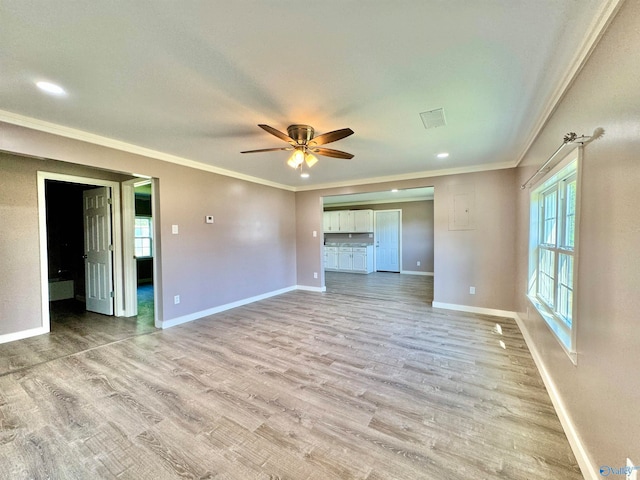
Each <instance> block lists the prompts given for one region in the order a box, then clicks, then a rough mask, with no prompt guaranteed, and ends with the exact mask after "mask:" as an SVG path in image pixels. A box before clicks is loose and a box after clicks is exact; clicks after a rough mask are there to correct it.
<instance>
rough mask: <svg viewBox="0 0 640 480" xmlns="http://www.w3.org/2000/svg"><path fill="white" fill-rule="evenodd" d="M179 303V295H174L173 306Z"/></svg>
mask: <svg viewBox="0 0 640 480" xmlns="http://www.w3.org/2000/svg"><path fill="white" fill-rule="evenodd" d="M179 303H180V295H174V296H173V304H174V305H177V304H179Z"/></svg>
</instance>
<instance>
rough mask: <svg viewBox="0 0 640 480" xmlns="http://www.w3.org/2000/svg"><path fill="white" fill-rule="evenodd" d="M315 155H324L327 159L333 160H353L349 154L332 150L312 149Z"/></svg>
mask: <svg viewBox="0 0 640 480" xmlns="http://www.w3.org/2000/svg"><path fill="white" fill-rule="evenodd" d="M309 150H311V151H312V152H313V153H317V154H318V155H323V156H325V157H333V158H344V159H347V160H350V159H352V158H353V155H351V154H350V153H347V152H341V151H340V150H333V149H332V148H310V149H309Z"/></svg>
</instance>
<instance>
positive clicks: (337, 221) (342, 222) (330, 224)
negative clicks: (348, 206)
mask: <svg viewBox="0 0 640 480" xmlns="http://www.w3.org/2000/svg"><path fill="white" fill-rule="evenodd" d="M323 225H324V232H325V233H368V232H373V210H334V211H331V212H324V217H323Z"/></svg>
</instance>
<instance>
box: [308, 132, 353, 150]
mask: <svg viewBox="0 0 640 480" xmlns="http://www.w3.org/2000/svg"><path fill="white" fill-rule="evenodd" d="M349 135H353V130H351V129H350V128H341V129H340V130H334V131H333V132H327V133H323V134H322V135H318V136H317V137H315V138H312V139H311V140H310V141H309V146H311V147H314V146H316V145H324V144H325V143H331V142H336V141H338V140H342V139H343V138H345V137H348V136H349Z"/></svg>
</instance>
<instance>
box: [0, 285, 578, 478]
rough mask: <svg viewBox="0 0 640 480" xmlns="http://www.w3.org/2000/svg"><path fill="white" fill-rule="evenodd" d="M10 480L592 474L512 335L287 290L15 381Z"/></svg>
mask: <svg viewBox="0 0 640 480" xmlns="http://www.w3.org/2000/svg"><path fill="white" fill-rule="evenodd" d="M360 277H361V280H362V281H363V282H364V281H373V279H374V277H371V278H369V279H367V277H368V276H360ZM398 277H402V278H396V279H395V280H397V281H402V279H403V278H405V279H407V280H408V281H409V282H410V283H411V285H412V286H411V287H409V288H408V289H407V291H408V292H409V291H412V290H414V289H415V288H417V287H416V285H415V284H414V283H413V282H415V281H416V278H417V279H422V281H424V282H425V285H426V284H427V283H428V279H427V278H426V277H411V276H405V275H402V276H400V275H398ZM338 280H340V279H338ZM354 281H356V280H355V279H354V280H352V282H354ZM425 288H428V287H425ZM418 290H419V288H418ZM497 324H499V325H500V326H501V327H500V328H498V327H497V326H496V325H497ZM500 331H501V332H502V333H500ZM500 342H503V345H504V348H503V346H501V344H500ZM0 355H1V354H0ZM0 478H2V479H5V478H7V479H46V478H52V479H53V478H55V479H87V478H92V479H94V478H107V479H115V478H117V479H147V478H153V479H154V480H162V479H174V478H209V479H242V480H247V479H282V480H284V479H301V480H319V479H322V480H326V479H364V480H381V479H385V480H393V479H396V480H399V479H403V480H404V479H407V480H409V479H411V480H413V479H470V478H474V479H475V478H486V479H494V478H495V479H498V478H500V479H516V480H517V479H527V480H532V479H533V480H535V479H578V478H582V476H581V475H580V471H579V469H578V467H577V464H576V461H575V458H574V456H573V454H572V453H571V450H570V448H569V444H568V442H567V439H566V437H565V435H564V433H563V431H562V429H561V426H560V423H559V421H558V418H557V416H556V415H555V412H554V410H553V407H552V405H551V402H550V400H549V396H548V394H547V392H546V390H545V388H544V386H543V384H542V381H541V379H540V376H539V374H538V372H537V370H536V368H535V365H534V363H533V360H532V359H531V355H530V354H529V352H528V350H527V348H526V346H525V344H524V341H523V339H522V336H521V334H520V333H519V331H518V329H517V327H516V326H515V324H514V323H513V321H512V320H509V319H501V318H497V317H490V316H482V315H471V314H464V313H457V312H450V311H446V310H437V309H433V308H432V307H431V306H430V305H429V303H428V302H426V301H424V299H418V298H416V297H415V293H413V294H412V293H408V294H406V295H404V296H403V294H402V288H398V289H397V292H396V294H395V295H394V297H393V298H391V299H390V298H380V297H376V296H375V295H370V296H366V295H359V296H358V295H348V294H345V293H324V294H321V293H313V292H304V291H294V292H289V293H286V294H283V295H279V296H277V297H273V298H270V299H267V300H263V301H260V302H256V303H253V304H250V305H246V306H244V307H240V308H236V309H233V310H229V311H227V312H223V313H220V314H217V315H213V316H210V317H207V318H206V319H202V320H198V321H196V322H191V323H189V324H185V325H182V326H178V327H174V328H171V329H168V330H163V331H155V332H153V333H147V334H141V335H137V336H133V337H131V338H128V339H124V340H120V341H116V342H113V343H110V344H107V345H104V346H99V347H96V348H92V349H90V350H87V351H83V352H79V353H76V354H72V355H67V356H64V357H61V358H55V359H52V360H50V361H46V362H44V363H39V364H37V365H34V366H33V367H27V368H22V369H21V370H19V371H17V372H13V373H7V374H4V375H2V376H0Z"/></svg>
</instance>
